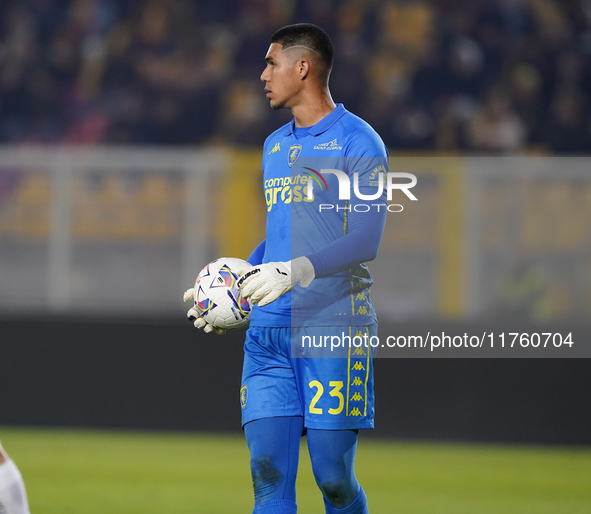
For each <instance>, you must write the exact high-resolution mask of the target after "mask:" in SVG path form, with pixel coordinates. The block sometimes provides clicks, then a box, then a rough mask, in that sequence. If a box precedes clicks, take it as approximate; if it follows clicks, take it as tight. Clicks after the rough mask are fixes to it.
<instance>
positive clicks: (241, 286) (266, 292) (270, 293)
mask: <svg viewBox="0 0 591 514" xmlns="http://www.w3.org/2000/svg"><path fill="white" fill-rule="evenodd" d="M239 275H240V278H239V279H238V283H237V285H236V287H237V288H238V290H239V291H240V292H241V293H242V296H243V297H245V298H248V299H250V302H251V303H254V304H257V305H258V306H259V307H262V306H264V305H268V304H270V303H271V302H274V301H275V300H277V298H279V297H280V296H282V295H284V294H285V293H287V292H288V291H291V290H292V289H293V288H294V287H295V286H296V284H300V285H301V286H302V287H308V286H309V285H310V282H312V280H314V266H312V263H311V262H310V260H309V259H308V258H307V257H298V258H297V259H293V260H291V261H286V262H269V263H267V264H259V265H258V266H251V267H250V268H245V269H243V270H240V272H239Z"/></svg>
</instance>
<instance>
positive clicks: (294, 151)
mask: <svg viewBox="0 0 591 514" xmlns="http://www.w3.org/2000/svg"><path fill="white" fill-rule="evenodd" d="M301 153H302V145H291V146H290V147H289V152H287V164H289V167H290V168H291V167H292V166H293V164H294V163H295V162H296V161H297V160H298V157H299V156H300V154H301Z"/></svg>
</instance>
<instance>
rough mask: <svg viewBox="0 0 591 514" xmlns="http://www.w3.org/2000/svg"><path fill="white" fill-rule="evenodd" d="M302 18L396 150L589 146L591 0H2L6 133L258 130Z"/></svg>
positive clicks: (352, 104) (188, 139) (179, 140)
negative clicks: (268, 70) (264, 75)
mask: <svg viewBox="0 0 591 514" xmlns="http://www.w3.org/2000/svg"><path fill="white" fill-rule="evenodd" d="M301 21H307V22H312V23H316V24H317V25H319V26H321V27H323V28H324V29H325V30H326V31H327V32H328V33H329V34H330V35H331V37H332V39H333V42H334V44H335V47H336V62H335V67H334V70H333V73H332V76H331V88H332V92H333V97H334V99H335V101H337V102H343V103H344V104H345V107H347V108H348V109H349V110H350V111H352V112H354V113H355V114H358V115H359V116H361V117H362V118H364V119H365V120H367V121H368V122H369V123H370V124H372V125H373V126H374V128H375V129H376V130H377V131H378V132H379V133H380V135H381V136H382V138H383V139H384V141H385V143H386V145H387V146H388V147H389V148H391V149H393V150H421V151H436V152H438V153H454V152H474V153H476V152H478V153H482V152H484V153H515V152H534V153H549V154H585V153H591V116H590V112H591V110H590V107H591V0H429V1H428V0H390V1H386V0H341V1H336V0H299V1H296V0H214V1H209V0H2V1H1V2H0V142H1V143H61V144H98V143H115V144H139V145H142V144H185V145H186V144H191V145H194V144H206V143H213V144H215V143H232V144H238V145H255V146H260V145H261V144H262V142H263V141H264V139H265V137H266V136H267V135H268V134H269V133H270V132H272V131H273V130H275V129H276V128H277V127H278V126H279V125H280V124H282V123H284V122H286V121H287V120H288V119H289V113H288V112H284V113H279V114H278V113H276V112H274V111H272V110H271V109H270V108H269V106H268V102H267V100H266V99H265V95H264V92H263V85H262V83H261V82H260V80H259V76H260V73H261V72H262V70H263V67H264V56H265V53H266V51H267V48H268V39H269V37H270V36H271V34H272V33H273V32H274V31H275V30H276V29H277V28H279V27H281V26H283V25H287V24H290V23H295V22H301Z"/></svg>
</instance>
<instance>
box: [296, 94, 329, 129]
mask: <svg viewBox="0 0 591 514" xmlns="http://www.w3.org/2000/svg"><path fill="white" fill-rule="evenodd" d="M336 107H337V106H336V104H335V103H334V102H333V100H332V97H331V96H330V92H329V91H328V89H327V90H325V91H323V93H322V94H321V95H307V97H306V98H303V99H302V101H300V102H298V103H297V105H294V106H293V107H292V108H291V113H292V114H293V117H294V119H295V126H296V127H312V126H313V125H316V123H318V122H319V121H320V120H321V119H322V118H324V117H325V116H328V115H329V114H330V113H331V112H332V111H334V110H335V109H336Z"/></svg>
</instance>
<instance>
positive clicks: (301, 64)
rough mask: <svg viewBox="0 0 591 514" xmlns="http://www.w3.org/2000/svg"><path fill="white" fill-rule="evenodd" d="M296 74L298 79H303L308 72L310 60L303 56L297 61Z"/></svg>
mask: <svg viewBox="0 0 591 514" xmlns="http://www.w3.org/2000/svg"><path fill="white" fill-rule="evenodd" d="M298 74H299V76H300V80H304V79H305V78H306V77H307V76H308V75H309V74H310V61H309V60H308V59H306V58H305V57H303V58H301V59H300V60H299V61H298Z"/></svg>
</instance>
